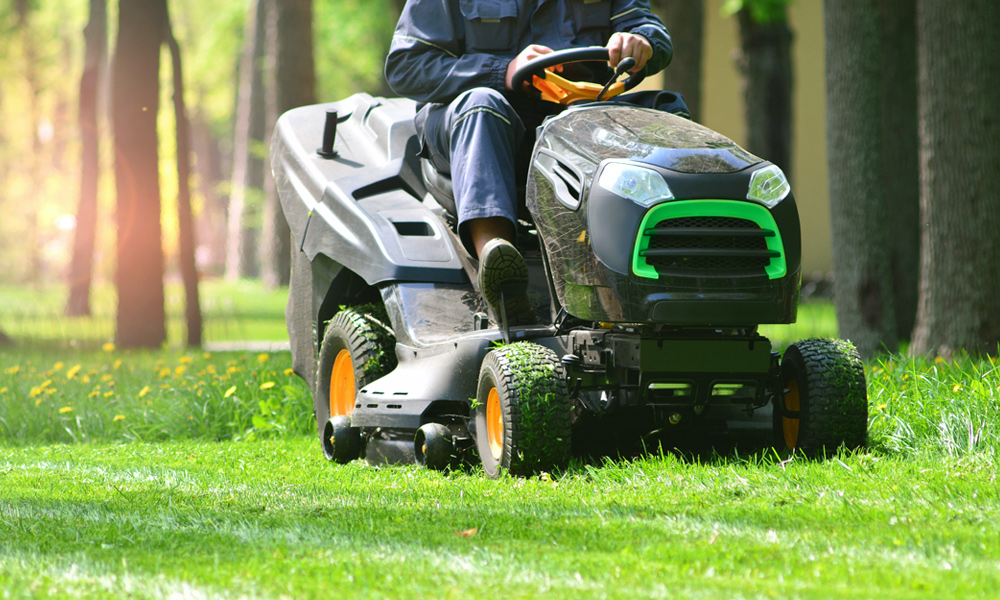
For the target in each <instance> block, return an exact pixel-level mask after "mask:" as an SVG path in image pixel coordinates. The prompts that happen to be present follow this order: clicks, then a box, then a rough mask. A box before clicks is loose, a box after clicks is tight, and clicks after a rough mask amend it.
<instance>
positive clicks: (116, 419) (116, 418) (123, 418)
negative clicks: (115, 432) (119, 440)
mask: <svg viewBox="0 0 1000 600" xmlns="http://www.w3.org/2000/svg"><path fill="white" fill-rule="evenodd" d="M111 420H112V421H124V420H125V415H115V418H114V419H111Z"/></svg>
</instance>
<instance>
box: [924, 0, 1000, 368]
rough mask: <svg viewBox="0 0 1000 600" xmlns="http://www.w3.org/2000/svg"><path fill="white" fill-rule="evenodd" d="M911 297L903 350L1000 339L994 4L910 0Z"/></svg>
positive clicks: (989, 349) (981, 349) (998, 50)
mask: <svg viewBox="0 0 1000 600" xmlns="http://www.w3.org/2000/svg"><path fill="white" fill-rule="evenodd" d="M917 40H918V42H917V48H918V65H919V72H920V78H919V83H918V86H919V115H920V207H921V220H922V222H923V224H924V230H923V238H922V246H921V262H920V273H921V278H920V301H919V306H918V310H917V326H916V329H915V331H914V334H913V344H912V346H911V350H912V352H914V353H915V354H926V355H931V354H938V355H944V356H948V355H951V354H952V353H955V352H957V351H958V350H960V349H965V350H968V351H969V352H971V353H974V354H987V353H988V354H996V353H997V344H998V342H1000V268H998V265H1000V233H998V232H1000V190H998V188H997V185H996V181H995V179H996V170H997V165H998V164H1000V120H998V119H997V115H996V93H997V82H1000V4H998V3H997V2H996V0H966V1H965V2H951V3H944V2H939V1H938V2H931V1H929V0H918V1H917Z"/></svg>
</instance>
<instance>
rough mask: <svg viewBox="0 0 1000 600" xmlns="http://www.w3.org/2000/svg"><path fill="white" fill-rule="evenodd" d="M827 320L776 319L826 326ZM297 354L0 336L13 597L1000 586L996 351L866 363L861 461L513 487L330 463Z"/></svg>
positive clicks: (668, 593)
mask: <svg viewBox="0 0 1000 600" xmlns="http://www.w3.org/2000/svg"><path fill="white" fill-rule="evenodd" d="M252 296H253V294H252V293H251V294H248V295H247V297H250V300H249V302H250V304H249V305H248V308H247V311H248V312H252V310H255V309H254V308H253V307H255V306H256V307H258V308H259V307H260V306H261V305H266V303H265V302H263V301H260V300H255V299H253V298H252ZM282 302H283V301H282ZM274 304H275V306H274V307H271V308H267V309H264V310H261V311H260V314H262V315H266V316H265V320H267V321H269V322H278V323H280V312H278V313H277V315H278V316H275V312H274V311H272V309H273V308H277V305H278V304H279V303H278V302H277V301H275V302H274ZM832 315H833V312H832V307H830V306H829V305H828V304H827V305H806V306H803V307H802V310H801V313H800V321H801V323H800V324H798V325H795V326H782V327H774V328H768V331H767V332H766V334H767V335H769V336H773V337H774V339H775V340H776V342H777V343H778V345H786V344H787V343H788V342H790V341H792V340H794V339H797V338H800V337H808V336H810V335H815V334H823V335H831V334H832V333H834V332H835V329H836V324H835V320H834V319H833V318H832ZM831 329H832V330H833V331H831ZM276 339H281V338H276ZM290 367H291V359H290V357H289V355H288V354H287V353H283V352H278V353H256V352H254V353H246V352H244V353H224V352H204V351H184V350H181V349H176V348H175V349H169V348H168V349H165V350H162V351H158V352H148V351H143V352H133V351H122V350H120V349H117V348H114V347H113V346H112V345H106V346H105V347H103V348H100V346H98V348H97V349H92V348H91V347H90V346H88V345H86V344H84V345H79V346H77V347H72V346H67V345H59V344H55V345H53V344H41V345H32V344H24V343H22V344H20V345H18V346H15V347H13V348H7V349H0V598H8V597H9V598H109V597H113V598H126V597H128V598H229V597H233V598H237V597H248V598H322V597H329V596H337V597H360V598H408V597H441V598H463V599H464V598H477V597H484V596H486V595H502V596H504V597H510V598H529V597H539V596H545V597H553V598H596V597H608V598H629V599H634V598H652V597H658V598H720V597H722V598H782V599H784V598H851V599H855V598H880V599H881V598H996V597H998V596H1000V486H998V482H997V476H998V474H1000V468H998V458H1000V370H998V367H1000V365H998V363H997V362H996V361H995V360H990V359H973V358H961V359H958V360H955V361H953V362H945V361H940V360H938V361H933V362H931V361H924V360H919V359H908V358H903V357H900V356H892V357H886V358H884V359H881V360H878V361H872V362H870V363H868V364H867V365H866V369H865V373H866V376H867V379H868V393H869V415H870V416H869V430H870V436H869V447H868V449H866V450H865V451H863V452H859V453H856V454H841V455H838V456H836V457H830V458H829V459H827V460H821V461H810V460H805V459H803V458H801V457H798V456H795V457H792V456H789V455H777V454H775V453H774V452H773V451H770V450H761V449H759V448H744V449H741V450H728V449H727V450H720V453H716V452H711V451H709V452H702V451H699V452H694V451H691V450H684V449H681V450H680V451H677V452H668V453H657V454H654V455H652V456H648V457H646V458H642V459H639V460H635V461H623V462H596V463H594V462H584V461H579V460H577V461H575V462H573V463H572V464H571V466H570V468H569V469H568V470H567V471H566V472H561V473H553V474H551V475H543V476H541V477H534V478H531V479H505V480H499V481H492V480H488V479H486V478H485V477H484V476H483V474H482V472H481V471H480V470H479V469H478V468H471V469H469V470H467V471H464V470H463V471H458V472H452V473H447V474H442V473H437V472H429V471H425V470H422V469H419V468H417V467H391V468H372V467H369V466H366V465H365V464H364V463H362V462H355V463H352V464H349V465H346V466H334V465H331V464H329V463H327V462H326V461H325V460H324V459H323V458H322V454H321V452H320V450H319V444H318V442H317V441H316V440H315V438H314V434H313V433H312V432H313V428H314V424H313V423H312V415H311V411H312V405H311V399H310V398H309V393H308V390H306V388H305V385H304V384H303V383H302V382H301V381H300V380H299V379H298V378H297V377H295V376H294V375H293V374H292V373H291V369H290Z"/></svg>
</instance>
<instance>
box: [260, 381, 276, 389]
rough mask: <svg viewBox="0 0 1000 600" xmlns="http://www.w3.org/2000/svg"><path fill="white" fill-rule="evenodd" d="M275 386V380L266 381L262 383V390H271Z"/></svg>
mask: <svg viewBox="0 0 1000 600" xmlns="http://www.w3.org/2000/svg"><path fill="white" fill-rule="evenodd" d="M273 387H274V382H273V381H265V382H264V383H262V384H260V389H262V390H269V389H271V388H273Z"/></svg>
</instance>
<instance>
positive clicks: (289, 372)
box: [284, 369, 295, 377]
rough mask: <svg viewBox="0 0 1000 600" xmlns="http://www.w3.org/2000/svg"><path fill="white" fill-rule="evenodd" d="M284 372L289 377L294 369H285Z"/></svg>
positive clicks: (293, 372)
mask: <svg viewBox="0 0 1000 600" xmlns="http://www.w3.org/2000/svg"><path fill="white" fill-rule="evenodd" d="M284 373H285V375H286V376H288V377H291V376H292V375H294V374H295V369H285V370H284Z"/></svg>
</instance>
